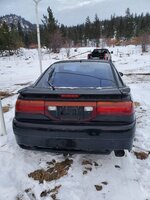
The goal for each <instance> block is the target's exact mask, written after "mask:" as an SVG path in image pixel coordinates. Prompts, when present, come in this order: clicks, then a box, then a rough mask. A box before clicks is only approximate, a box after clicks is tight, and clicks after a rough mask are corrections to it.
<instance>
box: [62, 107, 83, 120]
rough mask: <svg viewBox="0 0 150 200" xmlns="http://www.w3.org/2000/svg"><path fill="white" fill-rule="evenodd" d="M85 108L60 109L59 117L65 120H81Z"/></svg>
mask: <svg viewBox="0 0 150 200" xmlns="http://www.w3.org/2000/svg"><path fill="white" fill-rule="evenodd" d="M82 112H83V108H81V107H73V106H72V107H68V106H64V107H60V108H59V109H58V117H59V118H60V119H63V120H79V119H81V117H82Z"/></svg>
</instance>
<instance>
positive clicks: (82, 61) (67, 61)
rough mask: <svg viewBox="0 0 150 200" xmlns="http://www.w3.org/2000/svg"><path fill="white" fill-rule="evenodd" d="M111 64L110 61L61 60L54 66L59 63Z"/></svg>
mask: <svg viewBox="0 0 150 200" xmlns="http://www.w3.org/2000/svg"><path fill="white" fill-rule="evenodd" d="M73 62H76V63H95V62H97V63H109V64H111V62H110V61H109V60H92V59H78V60H61V61H57V62H55V63H53V64H59V63H73Z"/></svg>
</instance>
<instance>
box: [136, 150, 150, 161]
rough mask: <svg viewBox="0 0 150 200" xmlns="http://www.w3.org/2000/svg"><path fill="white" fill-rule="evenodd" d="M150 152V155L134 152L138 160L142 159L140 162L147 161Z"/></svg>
mask: <svg viewBox="0 0 150 200" xmlns="http://www.w3.org/2000/svg"><path fill="white" fill-rule="evenodd" d="M149 154H150V152H148V153H145V152H143V151H140V152H136V151H135V152H134V155H135V156H136V158H137V159H140V160H146V159H147V158H148V156H149Z"/></svg>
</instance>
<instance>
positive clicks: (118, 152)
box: [114, 150, 125, 157]
mask: <svg viewBox="0 0 150 200" xmlns="http://www.w3.org/2000/svg"><path fill="white" fill-rule="evenodd" d="M114 152H115V156H116V157H123V156H124V155H125V151H124V150H116V151H114Z"/></svg>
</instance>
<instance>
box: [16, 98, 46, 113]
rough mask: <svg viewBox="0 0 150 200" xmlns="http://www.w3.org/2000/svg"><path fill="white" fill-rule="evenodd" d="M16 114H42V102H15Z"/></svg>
mask: <svg viewBox="0 0 150 200" xmlns="http://www.w3.org/2000/svg"><path fill="white" fill-rule="evenodd" d="M16 112H24V113H33V114H44V101H37V100H36V101H30V100H17V102H16Z"/></svg>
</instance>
